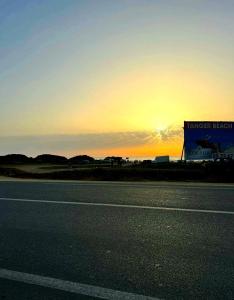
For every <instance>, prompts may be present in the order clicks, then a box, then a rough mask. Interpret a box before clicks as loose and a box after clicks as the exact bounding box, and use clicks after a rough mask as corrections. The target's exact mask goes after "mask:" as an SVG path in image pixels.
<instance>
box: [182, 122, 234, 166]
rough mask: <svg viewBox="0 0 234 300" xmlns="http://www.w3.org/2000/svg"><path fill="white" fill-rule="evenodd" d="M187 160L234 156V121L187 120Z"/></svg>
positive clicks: (185, 134) (185, 149) (185, 129)
mask: <svg viewBox="0 0 234 300" xmlns="http://www.w3.org/2000/svg"><path fill="white" fill-rule="evenodd" d="M184 151H185V160H206V159H218V158H232V157H234V122H216V121H215V122H211V121H209V122H208V121H205V122H204V121H201V122H194V121H191V122H190V121H185V122H184Z"/></svg>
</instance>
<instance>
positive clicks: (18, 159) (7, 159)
mask: <svg viewBox="0 0 234 300" xmlns="http://www.w3.org/2000/svg"><path fill="white" fill-rule="evenodd" d="M32 161H33V158H31V157H27V156H26V155H23V154H7V155H4V156H0V163H1V164H26V163H31V162H32Z"/></svg>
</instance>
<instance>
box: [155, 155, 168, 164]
mask: <svg viewBox="0 0 234 300" xmlns="http://www.w3.org/2000/svg"><path fill="white" fill-rule="evenodd" d="M168 162H170V157H169V155H164V156H156V157H155V160H153V163H168Z"/></svg>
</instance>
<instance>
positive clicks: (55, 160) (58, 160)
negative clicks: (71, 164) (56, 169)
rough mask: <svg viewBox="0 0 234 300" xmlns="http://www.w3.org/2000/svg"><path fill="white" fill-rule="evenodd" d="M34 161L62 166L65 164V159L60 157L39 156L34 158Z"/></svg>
mask: <svg viewBox="0 0 234 300" xmlns="http://www.w3.org/2000/svg"><path fill="white" fill-rule="evenodd" d="M34 161H35V162H37V163H48V164H50V163H51V164H63V163H66V162H67V158H66V157H64V156H60V155H53V154H41V155H38V156H37V157H35V158H34Z"/></svg>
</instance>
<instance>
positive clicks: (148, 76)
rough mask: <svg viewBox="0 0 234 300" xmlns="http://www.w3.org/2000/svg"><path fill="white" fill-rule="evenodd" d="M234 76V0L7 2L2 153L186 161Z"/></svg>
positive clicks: (0, 68)
mask: <svg viewBox="0 0 234 300" xmlns="http://www.w3.org/2000/svg"><path fill="white" fill-rule="evenodd" d="M233 82H234V1H233V0H222V1H220V0H212V1H211V0H118V1H115V0H49V1H48V0H0V154H2V155H3V154H7V153H24V154H26V155H30V156H35V155H38V154H41V153H54V154H60V155H65V156H68V157H70V156H73V155H78V154H89V155H92V156H95V157H102V156H107V155H121V156H128V157H129V156H130V157H131V156H134V157H136V156H142V157H150V156H152V157H154V156H156V155H163V154H169V155H172V156H179V155H180V153H181V148H182V145H183V130H182V127H183V121H184V120H191V121H192V120H199V121H200V120H214V121H215V120H224V121H232V120H234V84H233Z"/></svg>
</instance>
